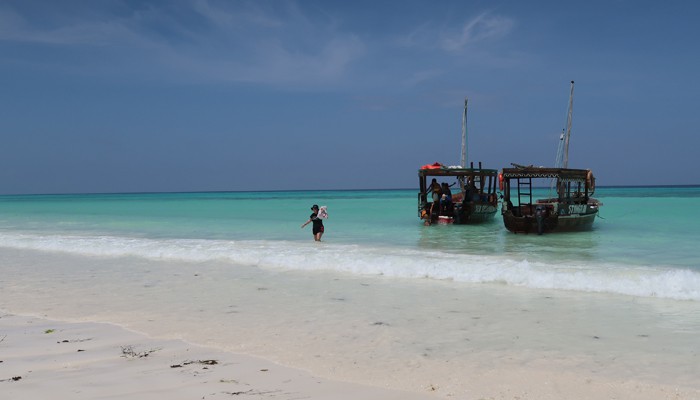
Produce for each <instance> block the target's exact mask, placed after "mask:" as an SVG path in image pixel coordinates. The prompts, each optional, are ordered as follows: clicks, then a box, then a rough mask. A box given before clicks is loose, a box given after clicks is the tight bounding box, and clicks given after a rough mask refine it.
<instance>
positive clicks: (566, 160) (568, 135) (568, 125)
mask: <svg viewBox="0 0 700 400" xmlns="http://www.w3.org/2000/svg"><path fill="white" fill-rule="evenodd" d="M573 113H574V81H571V93H570V94H569V112H568V113H567V116H566V135H564V163H563V166H562V167H563V168H569V139H570V138H571V118H572V116H573Z"/></svg>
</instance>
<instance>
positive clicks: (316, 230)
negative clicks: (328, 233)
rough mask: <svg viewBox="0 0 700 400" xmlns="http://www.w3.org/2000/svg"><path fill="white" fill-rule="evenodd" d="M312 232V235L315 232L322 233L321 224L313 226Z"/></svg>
mask: <svg viewBox="0 0 700 400" xmlns="http://www.w3.org/2000/svg"><path fill="white" fill-rule="evenodd" d="M313 232H314V235H316V234H317V233H323V226H319V227H318V228H316V227H314V230H313Z"/></svg>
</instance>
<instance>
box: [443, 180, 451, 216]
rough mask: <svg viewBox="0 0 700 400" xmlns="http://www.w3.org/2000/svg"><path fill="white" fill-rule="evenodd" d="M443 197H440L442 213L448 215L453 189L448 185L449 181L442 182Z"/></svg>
mask: <svg viewBox="0 0 700 400" xmlns="http://www.w3.org/2000/svg"><path fill="white" fill-rule="evenodd" d="M441 192H442V198H441V199H440V215H446V214H448V213H449V211H450V206H451V205H452V191H451V190H450V187H449V186H448V185H447V182H443V183H442V189H441Z"/></svg>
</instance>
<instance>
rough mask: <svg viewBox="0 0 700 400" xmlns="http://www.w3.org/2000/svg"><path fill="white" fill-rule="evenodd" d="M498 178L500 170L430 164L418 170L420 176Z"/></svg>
mask: <svg viewBox="0 0 700 400" xmlns="http://www.w3.org/2000/svg"><path fill="white" fill-rule="evenodd" d="M473 175H486V176H496V175H498V170H495V169H485V168H462V167H460V166H446V165H442V164H440V163H435V164H428V165H424V166H422V167H421V168H420V169H419V170H418V176H473Z"/></svg>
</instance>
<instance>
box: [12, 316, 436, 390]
mask: <svg viewBox="0 0 700 400" xmlns="http://www.w3.org/2000/svg"><path fill="white" fill-rule="evenodd" d="M0 393H2V395H1V396H0V397H1V398H2V399H26V400H30V399H47V398H53V399H154V400H155V399H217V398H231V397H236V398H252V399H266V398H269V399H289V400H292V399H338V400H341V399H378V400H379V399H415V400H418V399H427V398H429V397H428V396H427V395H421V394H417V393H407V392H400V391H389V390H383V389H381V388H375V387H369V386H363V385H358V384H350V383H343V382H334V381H329V380H325V379H319V378H317V377H315V376H313V375H311V374H309V373H307V372H304V371H301V370H295V369H291V368H285V367H282V366H280V365H277V364H274V363H271V362H268V361H264V360H261V359H256V358H253V357H248V356H244V355H237V354H232V353H227V352H222V351H216V350H212V349H208V348H204V347H200V346H195V345H191V344H188V343H185V342H183V341H179V340H154V339H150V338H148V337H146V336H144V335H141V334H138V333H134V332H131V331H128V330H126V329H123V328H120V327H118V326H115V325H110V324H100V323H65V322H58V321H51V320H46V319H40V318H36V317H24V316H17V315H10V314H3V315H2V316H0Z"/></svg>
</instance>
